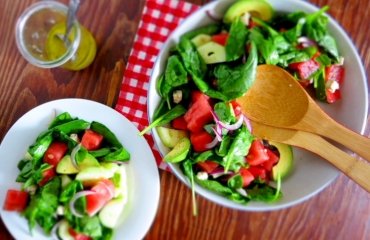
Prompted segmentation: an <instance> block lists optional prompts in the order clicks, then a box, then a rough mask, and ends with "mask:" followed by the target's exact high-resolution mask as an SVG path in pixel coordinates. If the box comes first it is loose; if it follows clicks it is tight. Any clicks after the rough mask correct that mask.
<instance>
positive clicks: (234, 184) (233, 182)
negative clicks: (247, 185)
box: [227, 174, 243, 189]
mask: <svg viewBox="0 0 370 240" xmlns="http://www.w3.org/2000/svg"><path fill="white" fill-rule="evenodd" d="M227 185H228V186H229V187H230V188H232V189H239V188H242V187H243V177H242V176H241V175H240V174H235V175H234V176H232V177H231V178H229V180H228V181H227Z"/></svg>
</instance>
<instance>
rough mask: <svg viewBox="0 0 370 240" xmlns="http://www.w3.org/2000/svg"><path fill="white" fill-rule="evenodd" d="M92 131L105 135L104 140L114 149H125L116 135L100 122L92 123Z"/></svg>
mask: <svg viewBox="0 0 370 240" xmlns="http://www.w3.org/2000/svg"><path fill="white" fill-rule="evenodd" d="M90 129H91V130H93V131H95V132H97V133H99V134H101V135H103V137H104V140H105V141H106V142H108V143H109V144H111V145H112V146H113V147H117V148H121V147H123V146H122V144H121V142H120V141H119V140H118V139H117V137H116V135H115V134H114V133H113V132H112V131H111V130H109V128H107V127H106V126H105V125H104V124H102V123H100V122H95V121H92V122H91V125H90Z"/></svg>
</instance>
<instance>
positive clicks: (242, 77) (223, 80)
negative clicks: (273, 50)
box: [214, 42, 258, 100]
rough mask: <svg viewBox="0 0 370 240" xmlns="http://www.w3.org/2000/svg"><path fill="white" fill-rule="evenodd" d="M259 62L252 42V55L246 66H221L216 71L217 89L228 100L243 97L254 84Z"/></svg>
mask: <svg viewBox="0 0 370 240" xmlns="http://www.w3.org/2000/svg"><path fill="white" fill-rule="evenodd" d="M257 61H258V58H257V50H256V46H255V44H254V43H253V42H252V43H251V49H250V53H249V56H248V59H247V62H246V63H245V64H243V65H239V66H236V67H230V66H228V65H226V64H220V65H218V66H217V67H216V68H215V69H214V75H215V77H216V85H217V89H218V90H219V91H220V92H221V93H222V94H223V95H224V96H225V97H226V98H227V99H228V100H232V99H235V98H238V97H240V96H242V95H243V94H244V93H245V92H246V91H248V89H249V88H250V87H251V86H252V84H253V82H254V79H255V77H256V68H257Z"/></svg>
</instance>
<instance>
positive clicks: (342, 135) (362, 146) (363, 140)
mask: <svg viewBox="0 0 370 240" xmlns="http://www.w3.org/2000/svg"><path fill="white" fill-rule="evenodd" d="M322 126H323V127H321V128H320V129H319V130H320V132H317V133H318V134H319V135H321V136H325V137H328V138H330V139H332V140H334V141H336V142H337V143H339V144H342V145H343V146H345V147H347V148H348V149H350V150H351V151H353V152H354V153H356V154H358V155H360V156H361V157H363V158H364V159H365V160H366V161H368V162H370V139H369V138H367V137H365V136H362V135H360V134H358V133H356V132H354V131H352V130H350V129H348V128H345V127H344V126H342V125H340V124H339V123H337V122H336V121H332V122H331V124H330V125H328V126H325V125H322ZM369 178H370V176H369Z"/></svg>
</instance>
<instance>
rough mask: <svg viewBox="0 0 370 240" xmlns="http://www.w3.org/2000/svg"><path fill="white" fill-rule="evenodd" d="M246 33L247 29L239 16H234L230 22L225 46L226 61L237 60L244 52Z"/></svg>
mask: <svg viewBox="0 0 370 240" xmlns="http://www.w3.org/2000/svg"><path fill="white" fill-rule="evenodd" d="M247 35H248V29H247V28H246V27H245V25H244V23H243V22H242V21H241V20H240V18H236V20H234V21H233V22H232V24H231V27H230V31H229V37H228V39H227V43H226V46H225V50H226V60H227V61H234V60H237V59H238V58H240V57H241V56H242V55H243V54H244V52H245V43H246V40H247Z"/></svg>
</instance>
